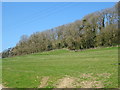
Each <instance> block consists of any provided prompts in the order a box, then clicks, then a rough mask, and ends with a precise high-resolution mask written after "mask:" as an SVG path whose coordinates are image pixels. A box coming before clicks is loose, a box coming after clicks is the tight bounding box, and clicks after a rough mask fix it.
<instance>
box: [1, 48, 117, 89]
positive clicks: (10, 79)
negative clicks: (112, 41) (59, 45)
mask: <svg viewBox="0 0 120 90" xmlns="http://www.w3.org/2000/svg"><path fill="white" fill-rule="evenodd" d="M116 63H118V48H117V47H111V48H98V49H89V50H84V51H79V52H74V51H69V50H67V49H61V50H54V51H48V52H43V53H36V54H31V55H25V56H17V57H12V58H6V59H3V60H2V66H3V69H2V70H3V72H2V80H3V81H2V84H3V85H4V86H5V87H12V88H37V87H39V88H42V87H44V88H56V87H57V88H61V87H63V88H66V87H67V88H68V87H69V88H117V87H118V65H117V64H116Z"/></svg>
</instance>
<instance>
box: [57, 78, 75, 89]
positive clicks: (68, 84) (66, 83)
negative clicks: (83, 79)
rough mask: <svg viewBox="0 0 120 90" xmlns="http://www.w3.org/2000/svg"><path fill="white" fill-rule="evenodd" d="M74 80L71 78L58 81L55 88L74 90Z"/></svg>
mask: <svg viewBox="0 0 120 90" xmlns="http://www.w3.org/2000/svg"><path fill="white" fill-rule="evenodd" d="M75 80H76V79H75V78H73V77H64V78H62V79H60V80H58V83H57V85H56V87H57V88H75V85H74V82H75Z"/></svg>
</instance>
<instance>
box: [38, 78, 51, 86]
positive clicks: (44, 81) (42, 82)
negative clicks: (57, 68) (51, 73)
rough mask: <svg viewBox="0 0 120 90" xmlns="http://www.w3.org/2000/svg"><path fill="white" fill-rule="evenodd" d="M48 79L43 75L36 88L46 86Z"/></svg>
mask: <svg viewBox="0 0 120 90" xmlns="http://www.w3.org/2000/svg"><path fill="white" fill-rule="evenodd" d="M48 80H49V77H48V76H46V77H43V78H42V80H41V84H40V86H39V87H38V88H44V87H45V86H47V82H48Z"/></svg>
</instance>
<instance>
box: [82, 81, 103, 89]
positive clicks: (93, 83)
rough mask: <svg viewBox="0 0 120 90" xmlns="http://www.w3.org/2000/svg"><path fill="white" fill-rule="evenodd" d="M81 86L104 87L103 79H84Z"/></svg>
mask: <svg viewBox="0 0 120 90" xmlns="http://www.w3.org/2000/svg"><path fill="white" fill-rule="evenodd" d="M80 86H81V88H103V87H104V86H103V84H102V82H101V81H82V82H81V83H80Z"/></svg>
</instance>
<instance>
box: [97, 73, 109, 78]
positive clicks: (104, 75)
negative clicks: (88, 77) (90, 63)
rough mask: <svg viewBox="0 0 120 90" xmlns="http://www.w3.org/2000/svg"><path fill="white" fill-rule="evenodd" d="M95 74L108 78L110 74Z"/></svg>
mask: <svg viewBox="0 0 120 90" xmlns="http://www.w3.org/2000/svg"><path fill="white" fill-rule="evenodd" d="M97 76H100V77H104V78H110V76H111V74H110V73H101V74H97Z"/></svg>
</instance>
